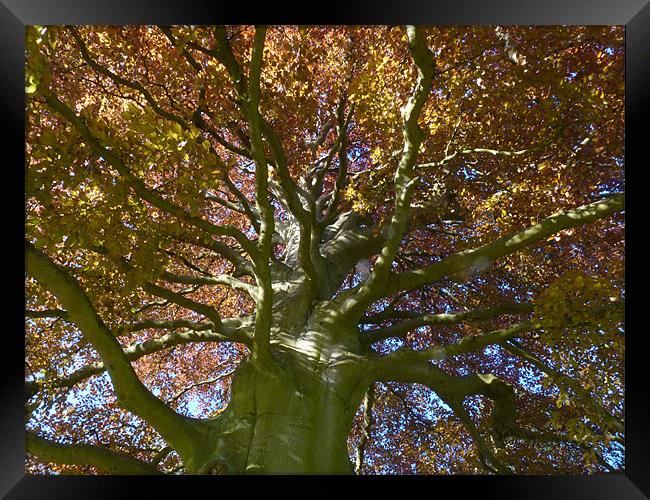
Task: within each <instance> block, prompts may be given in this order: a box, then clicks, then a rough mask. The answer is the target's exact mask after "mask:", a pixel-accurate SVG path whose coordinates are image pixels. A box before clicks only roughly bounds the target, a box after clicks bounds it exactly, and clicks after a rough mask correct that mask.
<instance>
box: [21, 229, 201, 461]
mask: <svg viewBox="0 0 650 500" xmlns="http://www.w3.org/2000/svg"><path fill="white" fill-rule="evenodd" d="M25 251H26V254H27V258H26V264H27V266H26V267H27V272H28V273H29V274H30V275H31V276H33V277H34V278H36V280H38V281H39V283H41V284H42V285H43V286H44V287H45V288H47V289H48V290H49V291H51V292H52V293H53V294H54V295H55V296H56V298H57V299H58V300H59V302H60V303H61V305H62V306H63V307H64V308H65V310H66V311H67V312H68V315H69V317H70V319H71V320H72V321H73V322H74V323H75V324H76V325H77V326H78V327H79V329H80V330H81V332H82V333H83V336H84V338H85V339H87V340H88V341H89V342H90V343H91V344H92V346H93V347H94V348H95V350H96V351H97V353H98V354H99V356H100V357H101V358H102V360H103V362H104V363H105V365H106V368H107V370H108V373H109V375H110V377H111V381H112V382H113V386H114V387H115V394H116V396H117V399H118V402H119V403H120V404H121V405H122V406H123V407H125V408H126V409H128V410H129V411H132V412H133V413H135V414H136V415H138V416H140V417H142V418H143V419H144V420H146V421H147V422H149V424H150V425H152V426H153V427H154V428H155V429H156V430H158V432H160V434H161V436H163V438H164V439H165V440H166V441H167V442H168V443H170V444H171V445H172V446H174V448H175V449H177V450H179V452H180V451H181V450H184V449H186V448H187V446H188V445H189V444H190V443H188V442H187V441H188V439H187V438H188V437H189V436H188V434H189V433H190V432H191V427H189V420H188V419H186V418H185V417H183V416H181V415H178V414H177V413H176V412H174V411H173V410H172V409H171V408H169V407H168V406H167V405H165V404H164V403H163V402H162V401H160V400H159V399H158V398H156V397H155V396H154V395H153V394H151V392H149V390H148V389H147V388H146V387H145V386H144V385H143V384H142V382H140V380H139V379H138V376H137V375H136V373H135V371H134V369H133V367H132V366H131V363H130V361H129V359H128V357H127V356H126V354H125V353H124V351H123V350H122V347H121V346H120V344H119V342H118V341H117V340H116V338H115V336H114V334H113V332H111V331H110V330H109V329H108V327H107V326H106V325H105V324H104V322H103V321H102V320H101V318H100V317H99V315H98V314H97V312H96V311H95V309H94V307H93V306H92V304H91V302H90V300H89V299H88V296H87V295H86V293H85V292H84V291H83V290H82V289H81V287H80V286H79V284H78V283H77V281H76V280H75V279H74V278H73V277H72V276H70V275H69V274H68V273H67V272H66V271H65V270H63V269H62V268H61V267H60V266H58V265H57V264H55V263H54V262H52V260H51V259H50V258H49V257H47V256H46V255H45V254H43V253H42V252H40V251H39V250H37V249H35V248H34V246H33V245H32V244H30V243H28V242H27V241H26V242H25Z"/></svg>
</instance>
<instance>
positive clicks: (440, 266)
mask: <svg viewBox="0 0 650 500" xmlns="http://www.w3.org/2000/svg"><path fill="white" fill-rule="evenodd" d="M624 209H625V198H624V194H623V193H618V194H615V195H613V196H611V197H609V198H605V199H602V200H599V201H597V202H595V203H590V204H588V205H583V206H581V207H578V208H575V209H573V210H568V211H566V212H562V213H559V214H556V215H552V216H550V217H548V218H546V219H544V220H543V221H542V222H540V223H538V224H535V225H534V226H531V227H529V228H527V229H524V230H523V231H520V232H518V233H514V234H511V235H509V236H504V237H502V238H499V239H498V240H496V241H494V242H492V243H489V244H487V245H483V246H482V247H479V248H474V249H471V250H465V251H463V252H459V253H457V254H455V255H452V256H450V257H447V258H446V259H443V260H441V261H439V262H436V263H435V264H431V265H429V266H426V267H423V268H421V269H418V270H415V271H408V272H404V273H399V274H397V275H394V276H393V278H394V279H391V280H390V283H389V285H388V287H387V289H386V294H387V295H390V294H392V293H395V292H397V291H400V290H412V289H414V288H418V287H420V286H422V285H424V284H426V283H431V282H434V281H439V280H441V279H443V278H445V277H447V276H451V275H453V274H457V273H460V272H463V271H467V270H470V269H472V268H476V267H481V268H483V267H485V265H486V264H488V263H489V262H490V261H492V260H495V259H497V258H499V257H503V256H505V255H508V254H511V253H514V252H516V251H518V250H521V249H522V248H525V247H527V246H529V245H531V244H533V243H535V242H537V241H541V240H544V239H546V238H548V237H549V236H551V235H552V234H555V233H557V232H559V231H562V230H563V229H569V228H572V227H577V226H582V225H584V224H587V223H589V222H593V221H595V220H598V219H602V218H604V217H608V216H610V215H612V214H614V213H616V212H620V211H622V210H624Z"/></svg>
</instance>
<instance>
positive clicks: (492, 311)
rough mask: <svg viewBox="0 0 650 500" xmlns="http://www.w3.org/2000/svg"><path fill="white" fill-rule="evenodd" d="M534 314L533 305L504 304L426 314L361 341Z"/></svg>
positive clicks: (367, 336) (375, 332)
mask: <svg viewBox="0 0 650 500" xmlns="http://www.w3.org/2000/svg"><path fill="white" fill-rule="evenodd" d="M531 312H533V305H532V304H518V303H512V304H502V305H500V306H495V307H490V308H488V309H483V310H478V311H469V312H461V313H448V314H424V315H419V316H417V317H412V318H411V319H407V320H406V321H403V322H401V323H399V324H397V325H394V326H391V327H387V328H380V329H378V330H372V331H371V332H368V334H367V335H363V336H362V337H361V340H362V341H363V342H364V343H367V344H372V343H374V342H379V341H380V340H385V339H387V338H390V337H402V336H404V334H406V333H408V332H410V331H411V330H414V329H416V328H419V327H421V326H427V325H428V326H434V325H441V326H442V325H456V324H458V323H462V322H465V321H472V320H483V319H489V318H494V317H496V316H501V315H503V314H526V313H531Z"/></svg>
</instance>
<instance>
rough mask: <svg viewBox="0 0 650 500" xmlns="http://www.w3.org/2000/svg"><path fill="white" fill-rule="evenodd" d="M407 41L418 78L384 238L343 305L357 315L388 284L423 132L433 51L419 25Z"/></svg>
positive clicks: (404, 112)
mask: <svg viewBox="0 0 650 500" xmlns="http://www.w3.org/2000/svg"><path fill="white" fill-rule="evenodd" d="M407 35H408V41H409V42H408V44H409V50H410V52H411V56H412V58H413V60H414V62H415V65H416V67H417V71H418V78H417V82H416V85H415V88H414V90H413V94H412V95H411V98H410V99H409V101H408V103H407V104H406V105H405V106H404V108H403V109H402V116H403V118H404V124H403V134H404V147H403V150H402V155H401V158H400V161H399V164H398V166H397V170H396V172H395V181H394V184H395V209H394V210H393V215H392V218H391V221H390V225H389V226H388V231H387V237H386V241H385V242H384V247H383V248H382V250H381V252H380V254H379V257H378V258H377V261H376V263H375V266H374V268H373V270H372V273H371V275H370V277H369V278H368V280H367V281H366V282H365V283H364V284H363V285H362V286H361V287H360V288H359V289H358V290H355V293H354V294H351V295H350V297H349V299H348V300H347V302H346V303H345V305H344V306H343V311H342V315H344V316H346V317H348V318H355V317H356V318H358V317H360V316H361V314H363V311H364V310H365V309H366V307H368V305H369V304H370V303H371V302H372V301H373V300H374V299H376V298H378V297H379V296H381V294H382V292H383V291H384V289H385V287H386V286H387V284H388V278H389V275H390V268H391V265H392V263H393V260H394V259H395V255H396V254H397V250H398V247H399V244H400V241H401V239H402V236H403V235H404V231H405V230H406V223H407V219H408V212H409V205H410V200H411V191H412V189H413V187H414V186H415V181H416V180H417V177H414V175H413V165H414V163H415V159H416V157H417V153H418V149H419V147H420V144H421V143H422V140H423V138H424V133H423V132H422V130H421V129H420V127H419V125H418V118H419V116H420V112H421V111H422V108H423V107H424V103H425V102H426V99H427V96H428V95H429V91H430V89H431V82H432V80H433V76H434V71H435V60H434V56H433V53H432V52H431V51H430V50H429V49H428V48H427V46H426V42H425V39H424V36H423V34H422V32H421V30H420V29H419V28H415V27H413V26H409V27H407Z"/></svg>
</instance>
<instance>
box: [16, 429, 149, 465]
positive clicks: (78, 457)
mask: <svg viewBox="0 0 650 500" xmlns="http://www.w3.org/2000/svg"><path fill="white" fill-rule="evenodd" d="M26 451H27V453H30V454H32V455H35V456H37V457H38V458H40V459H41V460H43V461H45V462H55V463H59V464H69V465H93V466H95V467H97V468H98V469H101V470H102V471H104V472H107V473H109V474H160V473H161V472H160V471H159V470H158V469H157V468H156V466H155V465H154V464H151V463H148V462H143V461H142V460H138V459H137V458H133V457H131V456H129V455H126V454H124V453H118V452H116V451H112V450H109V449H108V448H105V447H103V446H92V445H87V444H61V443H57V442H55V441H51V440H49V439H44V438H42V437H40V436H37V435H36V434H34V433H33V432H27V439H26Z"/></svg>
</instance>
